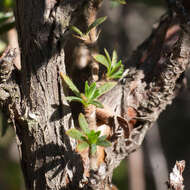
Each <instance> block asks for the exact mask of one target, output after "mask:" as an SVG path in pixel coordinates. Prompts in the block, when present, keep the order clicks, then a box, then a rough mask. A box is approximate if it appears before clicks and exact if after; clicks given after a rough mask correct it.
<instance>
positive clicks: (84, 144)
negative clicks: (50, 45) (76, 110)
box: [66, 113, 111, 155]
mask: <svg viewBox="0 0 190 190" xmlns="http://www.w3.org/2000/svg"><path fill="white" fill-rule="evenodd" d="M78 120H79V125H80V128H81V130H82V131H79V130H77V129H70V130H68V131H67V132H66V133H67V135H69V136H70V137H72V138H74V139H76V140H78V146H77V149H78V150H79V151H83V150H84V149H86V148H90V154H91V155H95V153H96V150H97V146H103V147H108V146H111V143H110V142H109V141H108V140H107V139H106V138H107V137H106V136H105V135H104V136H100V133H101V132H100V131H94V130H90V129H89V128H88V123H87V121H86V119H85V117H84V115H83V114H82V113H80V114H79V118H78Z"/></svg>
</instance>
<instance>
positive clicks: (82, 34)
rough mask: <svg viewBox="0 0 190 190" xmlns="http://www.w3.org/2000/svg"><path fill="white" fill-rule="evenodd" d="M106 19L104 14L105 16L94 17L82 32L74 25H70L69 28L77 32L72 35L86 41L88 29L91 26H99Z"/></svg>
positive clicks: (89, 29)
mask: <svg viewBox="0 0 190 190" xmlns="http://www.w3.org/2000/svg"><path fill="white" fill-rule="evenodd" d="M106 19H107V17H106V16H105V17H100V18H98V19H96V20H95V21H94V22H93V23H92V24H90V25H89V26H88V28H87V30H86V32H82V31H81V30H80V29H79V28H77V27H76V26H70V29H71V30H72V31H74V32H75V33H76V34H77V35H74V36H75V37H76V38H79V39H81V40H84V41H88V39H89V33H90V31H91V30H92V29H93V28H96V27H97V26H99V25H100V24H102V23H103V22H104V21H105V20H106ZM97 36H98V35H97Z"/></svg>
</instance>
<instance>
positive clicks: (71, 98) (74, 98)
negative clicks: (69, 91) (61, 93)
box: [66, 96, 83, 103]
mask: <svg viewBox="0 0 190 190" xmlns="http://www.w3.org/2000/svg"><path fill="white" fill-rule="evenodd" d="M66 100H67V101H69V102H71V101H73V102H81V103H83V100H82V99H81V98H79V97H76V96H67V97H66Z"/></svg>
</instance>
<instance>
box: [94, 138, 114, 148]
mask: <svg viewBox="0 0 190 190" xmlns="http://www.w3.org/2000/svg"><path fill="white" fill-rule="evenodd" d="M96 144H97V145H98V146H103V147H109V146H111V142H109V141H108V140H99V139H98V141H97V143H96Z"/></svg>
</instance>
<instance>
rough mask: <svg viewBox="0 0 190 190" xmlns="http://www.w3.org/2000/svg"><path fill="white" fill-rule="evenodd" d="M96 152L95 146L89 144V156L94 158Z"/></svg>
mask: <svg viewBox="0 0 190 190" xmlns="http://www.w3.org/2000/svg"><path fill="white" fill-rule="evenodd" d="M96 151H97V147H96V144H91V146H90V153H91V155H92V156H94V155H95V153H96Z"/></svg>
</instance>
